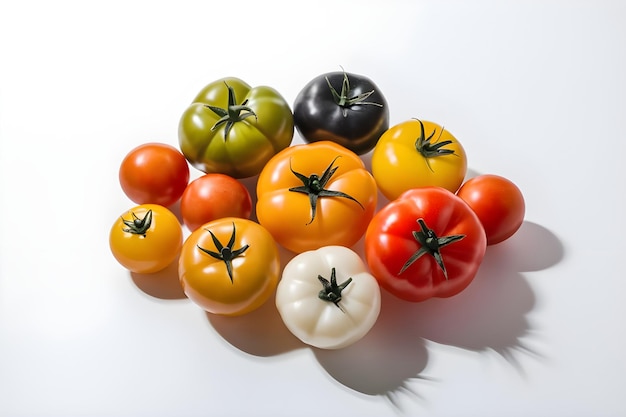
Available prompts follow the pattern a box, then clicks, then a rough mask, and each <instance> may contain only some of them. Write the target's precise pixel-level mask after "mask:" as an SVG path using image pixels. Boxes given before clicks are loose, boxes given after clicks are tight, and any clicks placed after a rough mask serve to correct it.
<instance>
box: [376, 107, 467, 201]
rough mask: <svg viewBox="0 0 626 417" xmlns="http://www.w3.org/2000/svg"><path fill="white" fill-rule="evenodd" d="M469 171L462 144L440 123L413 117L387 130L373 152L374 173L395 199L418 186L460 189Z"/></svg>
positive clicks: (388, 195)
mask: <svg viewBox="0 0 626 417" xmlns="http://www.w3.org/2000/svg"><path fill="white" fill-rule="evenodd" d="M466 173H467V156H466V154H465V150H464V149H463V146H462V145H461V143H460V142H459V141H458V140H457V139H456V138H455V137H454V136H453V135H452V133H450V132H449V131H447V130H445V129H444V128H443V127H441V126H440V125H438V124H436V123H433V122H428V121H421V120H417V119H411V120H408V121H405V122H402V123H399V124H397V125H395V126H393V127H391V128H390V129H389V130H387V131H386V132H385V133H384V134H383V135H382V136H381V137H380V139H379V140H378V143H377V144H376V147H375V148H374V151H373V152H372V175H373V176H374V179H375V180H376V184H377V185H378V188H379V189H380V191H381V193H382V194H383V195H384V196H385V197H387V198H388V199H389V200H395V199H396V198H398V197H399V196H400V194H402V193H403V192H405V191H407V190H409V189H412V188H418V187H427V186H437V187H442V188H445V189H447V190H449V191H451V192H453V193H454V192H456V191H457V190H458V189H459V187H460V186H461V184H462V183H463V180H464V179H465V175H466Z"/></svg>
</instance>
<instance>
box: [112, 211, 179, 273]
mask: <svg viewBox="0 0 626 417" xmlns="http://www.w3.org/2000/svg"><path fill="white" fill-rule="evenodd" d="M182 244H183V231H182V228H181V225H180V223H179V221H178V219H177V218H176V216H175V215H174V213H172V212H171V211H169V210H168V209H167V208H165V207H163V206H160V205H157V204H142V205H140V206H137V207H135V208H132V209H130V210H128V211H127V212H125V213H124V214H122V215H121V216H120V218H119V219H117V221H115V223H114V224H113V227H111V232H110V233H109V246H110V248H111V252H112V253H113V256H114V257H115V259H117V261H118V262H119V263H120V264H121V265H122V266H123V267H125V268H126V269H128V270H129V271H131V272H137V273H142V274H149V273H153V272H158V271H160V270H162V269H165V268H166V267H167V266H168V265H169V264H171V263H172V262H173V261H174V260H175V259H176V257H177V256H178V254H179V253H180V249H181V247H182Z"/></svg>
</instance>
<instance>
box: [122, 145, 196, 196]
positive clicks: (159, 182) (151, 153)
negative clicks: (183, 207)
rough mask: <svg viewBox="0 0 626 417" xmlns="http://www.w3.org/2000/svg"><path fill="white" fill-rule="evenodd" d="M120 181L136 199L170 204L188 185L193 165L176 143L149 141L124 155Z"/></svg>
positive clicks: (125, 189) (129, 194)
mask: <svg viewBox="0 0 626 417" xmlns="http://www.w3.org/2000/svg"><path fill="white" fill-rule="evenodd" d="M119 181H120V185H121V187H122V190H123V191H124V193H125V194H126V195H127V196H128V198H130V199H131V200H132V201H133V202H135V203H137V204H158V205H161V206H166V207H167V206H170V205H172V204H174V203H175V202H176V201H178V199H179V198H180V196H181V195H182V194H183V191H184V190H185V187H187V184H188V182H189V164H188V163H187V160H186V159H185V157H184V156H183V154H182V153H180V151H179V150H178V149H176V148H174V147H173V146H170V145H168V144H165V143H155V142H154V143H145V144H142V145H139V146H137V147H136V148H134V149H133V150H131V151H130V152H129V153H128V154H127V155H126V156H125V157H124V159H123V160H122V163H121V164H120V169H119Z"/></svg>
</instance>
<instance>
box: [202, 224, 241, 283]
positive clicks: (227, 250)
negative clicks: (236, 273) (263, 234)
mask: <svg viewBox="0 0 626 417" xmlns="http://www.w3.org/2000/svg"><path fill="white" fill-rule="evenodd" d="M207 231H208V232H209V233H210V234H211V238H212V239H213V244H214V245H215V248H216V249H217V250H218V252H214V251H212V250H208V249H205V248H203V247H201V246H200V245H198V249H200V250H201V251H202V252H204V253H206V254H207V255H209V256H212V257H213V258H215V259H219V260H220V261H223V262H224V264H225V265H226V271H227V272H228V278H230V282H231V283H232V282H233V259H235V258H237V257H239V256H241V255H242V254H243V253H244V252H245V251H246V250H247V249H248V248H249V247H250V245H248V244H246V245H244V246H242V247H240V248H239V249H234V248H233V245H234V243H235V232H236V228H235V223H233V234H232V235H230V239H229V240H228V243H227V244H226V245H223V244H222V242H220V240H219V239H218V238H217V237H216V236H215V235H214V234H213V232H212V231H210V230H209V229H207Z"/></svg>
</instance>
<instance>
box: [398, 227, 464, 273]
mask: <svg viewBox="0 0 626 417" xmlns="http://www.w3.org/2000/svg"><path fill="white" fill-rule="evenodd" d="M417 223H419V225H420V230H417V231H415V230H414V231H413V237H414V238H415V240H417V241H418V243H419V244H420V245H421V247H420V248H419V250H418V251H417V252H415V253H414V254H413V255H412V256H411V257H410V258H409V259H408V260H407V261H406V263H405V264H404V265H403V266H402V269H400V272H399V273H398V275H400V274H402V273H403V272H404V271H406V269H407V268H408V267H410V266H411V265H412V264H413V262H415V261H416V260H418V259H419V258H420V257H422V256H423V255H425V254H428V255H431V256H432V257H433V258H435V261H436V262H437V264H438V265H439V267H440V268H441V270H442V271H443V276H444V277H445V278H446V280H447V279H448V272H447V271H446V267H445V265H444V262H443V257H442V256H441V252H440V249H441V248H443V247H444V246H447V245H449V244H451V243H454V242H457V241H459V240H461V239H463V238H464V237H465V235H450V236H443V237H438V236H437V234H436V233H435V232H434V230H432V229H430V228H429V227H428V226H427V225H426V222H425V221H424V219H421V218H420V219H417Z"/></svg>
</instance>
